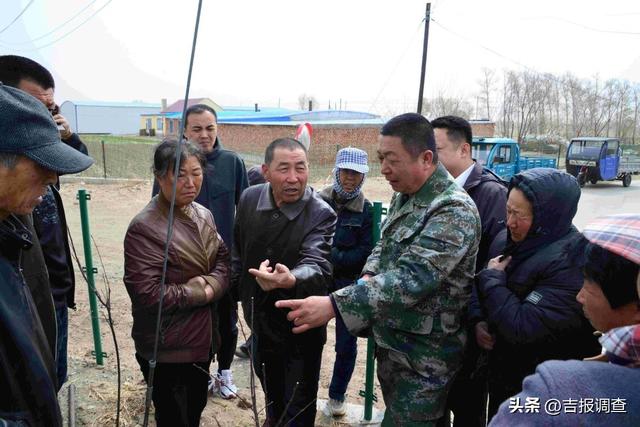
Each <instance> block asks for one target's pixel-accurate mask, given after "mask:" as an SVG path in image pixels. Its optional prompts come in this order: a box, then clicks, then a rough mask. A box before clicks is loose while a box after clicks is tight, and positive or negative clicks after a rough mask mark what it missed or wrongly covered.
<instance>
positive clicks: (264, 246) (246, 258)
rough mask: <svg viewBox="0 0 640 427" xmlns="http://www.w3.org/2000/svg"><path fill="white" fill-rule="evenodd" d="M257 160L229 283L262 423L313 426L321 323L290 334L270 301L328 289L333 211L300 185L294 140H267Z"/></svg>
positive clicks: (305, 171) (303, 179) (302, 162)
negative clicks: (248, 342)
mask: <svg viewBox="0 0 640 427" xmlns="http://www.w3.org/2000/svg"><path fill="white" fill-rule="evenodd" d="M264 162H265V164H264V165H263V167H262V168H263V172H264V176H265V178H266V180H267V183H266V184H261V185H254V186H252V187H249V188H248V189H247V190H246V191H245V192H244V193H243V195H242V197H241V198H240V203H239V205H238V213H237V216H236V223H235V227H234V244H233V252H232V257H231V268H232V273H231V283H230V285H231V288H232V289H233V290H234V292H237V294H238V296H239V299H240V301H241V302H242V308H243V312H244V316H245V319H246V321H247V324H248V325H250V327H251V330H252V333H253V342H252V347H253V350H252V354H253V364H254V367H255V371H256V372H257V374H258V377H259V378H260V381H261V382H262V387H263V390H264V391H265V394H266V400H267V402H266V403H267V422H266V423H265V424H264V425H266V426H275V425H290V426H313V425H314V420H315V414H316V405H315V399H316V396H317V392H318V380H319V376H320V362H321V360H322V348H323V346H324V343H325V341H326V327H321V328H317V329H313V330H310V331H308V332H305V333H302V334H299V335H294V334H293V333H292V331H291V330H292V328H293V324H292V322H289V321H288V320H287V312H288V310H284V309H278V308H276V307H275V302H276V301H278V300H281V299H291V298H305V297H308V296H311V295H326V294H327V289H328V286H329V285H330V283H331V281H332V277H331V262H330V261H329V258H330V252H331V241H332V238H333V233H334V230H335V224H336V214H335V213H334V211H333V209H331V207H330V206H329V205H328V204H326V203H325V202H324V201H323V200H322V198H321V197H320V195H319V194H317V193H316V192H315V191H314V190H313V189H312V188H310V187H307V179H308V176H309V166H308V162H307V151H306V149H305V148H304V146H302V144H300V143H299V142H298V141H296V140H295V139H290V138H283V139H277V140H275V141H273V142H272V143H271V144H270V145H269V146H268V147H267V150H266V153H265V161H264Z"/></svg>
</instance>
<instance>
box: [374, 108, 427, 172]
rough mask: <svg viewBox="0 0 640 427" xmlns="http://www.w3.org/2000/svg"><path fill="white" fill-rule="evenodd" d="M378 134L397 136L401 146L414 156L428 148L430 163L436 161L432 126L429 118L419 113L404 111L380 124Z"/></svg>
mask: <svg viewBox="0 0 640 427" xmlns="http://www.w3.org/2000/svg"><path fill="white" fill-rule="evenodd" d="M380 135H382V136H397V137H399V138H400V140H401V141H402V146H403V147H404V148H405V149H406V150H407V151H408V152H409V153H410V154H411V155H412V156H414V157H418V156H419V155H420V153H422V152H424V151H427V150H430V151H431V152H432V153H433V161H432V163H433V164H435V163H437V162H438V153H437V151H436V139H435V137H434V136H433V127H432V126H431V123H429V120H427V119H426V118H425V117H424V116H422V115H421V114H417V113H405V114H401V115H399V116H395V117H394V118H392V119H391V120H389V121H388V122H387V123H385V124H384V126H382V129H380Z"/></svg>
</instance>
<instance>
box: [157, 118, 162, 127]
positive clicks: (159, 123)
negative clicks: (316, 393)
mask: <svg viewBox="0 0 640 427" xmlns="http://www.w3.org/2000/svg"><path fill="white" fill-rule="evenodd" d="M156 129H158V130H162V118H157V119H156Z"/></svg>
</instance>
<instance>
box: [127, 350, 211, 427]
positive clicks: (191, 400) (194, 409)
mask: <svg viewBox="0 0 640 427" xmlns="http://www.w3.org/2000/svg"><path fill="white" fill-rule="evenodd" d="M136 360H137V361H138V364H139V365H140V370H141V371H142V375H144V380H145V381H148V380H149V361H148V360H145V359H143V358H142V357H140V356H139V355H138V354H136ZM210 363H211V362H198V363H158V364H156V369H155V373H154V377H153V393H152V395H151V398H152V399H153V406H154V407H155V410H156V412H155V418H156V425H157V426H158V427H165V426H166V427H198V425H199V424H200V415H201V414H202V411H203V410H204V407H205V406H206V405H207V383H208V381H209V375H208V374H207V372H209V365H210ZM194 365H197V366H198V367H199V368H200V369H198V367H196V366H194ZM201 369H204V372H203V371H202V370H201Z"/></svg>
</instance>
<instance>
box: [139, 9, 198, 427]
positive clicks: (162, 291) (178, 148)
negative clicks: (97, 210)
mask: <svg viewBox="0 0 640 427" xmlns="http://www.w3.org/2000/svg"><path fill="white" fill-rule="evenodd" d="M201 11H202V0H198V12H197V14H196V25H195V29H194V31H193V43H192V45H191V58H190V60H189V71H188V73H187V85H186V89H185V95H184V105H183V108H182V119H181V120H180V126H179V128H178V131H179V133H178V135H179V137H178V144H177V145H176V153H175V160H174V168H173V184H172V188H171V200H170V201H169V220H168V224H167V239H166V241H165V245H164V255H163V260H162V277H161V279H160V298H159V301H158V315H157V317H156V331H155V340H154V343H153V355H152V358H151V360H149V376H148V381H147V393H146V397H145V405H144V422H143V426H144V427H147V426H148V425H149V409H150V407H151V397H152V394H153V380H154V374H155V367H156V364H157V360H156V359H157V357H158V344H159V342H160V327H161V322H162V303H163V301H164V294H165V288H166V278H167V263H168V261H169V245H170V244H171V237H172V236H173V212H174V210H175V205H176V193H177V189H178V174H179V172H180V154H181V148H182V147H181V145H182V135H183V133H184V126H185V125H184V123H185V115H186V113H187V105H188V104H189V89H190V87H191V75H192V73H193V61H194V57H195V53H196V41H197V39H198V28H199V25H200V12H201Z"/></svg>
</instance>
